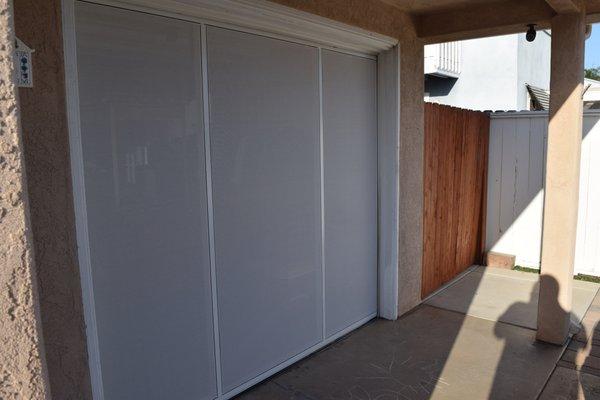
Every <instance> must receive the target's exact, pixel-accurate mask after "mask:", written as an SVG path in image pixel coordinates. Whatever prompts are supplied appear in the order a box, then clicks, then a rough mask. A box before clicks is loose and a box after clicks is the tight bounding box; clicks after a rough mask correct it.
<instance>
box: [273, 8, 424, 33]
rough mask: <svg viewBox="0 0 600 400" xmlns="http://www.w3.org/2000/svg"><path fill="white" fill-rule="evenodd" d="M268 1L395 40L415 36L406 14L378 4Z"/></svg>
mask: <svg viewBox="0 0 600 400" xmlns="http://www.w3.org/2000/svg"><path fill="white" fill-rule="evenodd" d="M271 1H272V2H273V3H279V4H282V5H284V6H288V7H292V8H295V9H297V10H301V11H305V12H308V13H311V14H315V15H319V16H321V17H324V18H329V19H332V20H334V21H338V22H342V23H345V24H348V25H353V26H356V27H359V28H362V29H365V30H368V31H372V32H376V33H379V34H382V35H386V36H390V37H393V38H396V39H402V38H405V37H410V36H413V35H414V34H415V27H414V24H413V21H412V19H411V18H410V17H409V16H408V14H407V13H404V12H402V11H401V10H400V9H399V8H398V7H394V6H392V5H390V4H386V3H384V2H382V1H379V0H325V1H323V0H271Z"/></svg>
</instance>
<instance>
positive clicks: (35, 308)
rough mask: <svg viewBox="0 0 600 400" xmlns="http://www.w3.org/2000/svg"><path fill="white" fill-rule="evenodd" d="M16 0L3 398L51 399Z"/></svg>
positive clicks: (3, 75) (3, 120)
mask: <svg viewBox="0 0 600 400" xmlns="http://www.w3.org/2000/svg"><path fill="white" fill-rule="evenodd" d="M14 42H15V34H14V25H13V8H12V0H0V287H1V288H2V289H1V291H0V343H2V344H1V346H0V348H1V351H0V374H1V375H2V380H1V382H0V398H2V399H32V400H40V399H49V398H50V388H49V384H48V375H47V369H46V363H45V357H44V350H43V344H42V332H41V323H40V314H39V298H38V296H37V290H36V284H37V280H36V273H35V264H34V258H33V249H32V233H31V224H30V221H29V208H28V196H27V188H26V179H25V170H24V159H23V136H22V133H21V129H20V125H19V113H18V98H17V88H16V85H15V79H14V64H13V58H14V55H13V51H14Z"/></svg>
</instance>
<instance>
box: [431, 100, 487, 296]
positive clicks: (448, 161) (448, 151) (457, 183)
mask: <svg viewBox="0 0 600 400" xmlns="http://www.w3.org/2000/svg"><path fill="white" fill-rule="evenodd" d="M489 130H490V118H489V115H488V114H486V113H482V112H475V111H469V110H462V109H459V108H454V107H448V106H442V105H438V104H431V103H426V104H425V171H424V172H425V175H424V180H425V182H424V187H425V193H424V201H425V204H424V227H423V234H424V238H423V240H424V247H423V275H422V285H421V295H422V296H423V297H425V296H427V295H429V294H430V293H432V292H433V291H435V290H436V289H438V288H439V287H440V286H442V285H443V284H444V283H446V282H448V281H450V280H451V279H452V278H454V277H455V276H456V275H458V274H459V273H461V272H462V271H464V270H465V269H467V268H468V267H470V266H471V265H473V264H478V263H481V262H482V257H483V250H484V245H485V224H486V223H485V218H486V194H487V189H486V182H487V165H488V141H489Z"/></svg>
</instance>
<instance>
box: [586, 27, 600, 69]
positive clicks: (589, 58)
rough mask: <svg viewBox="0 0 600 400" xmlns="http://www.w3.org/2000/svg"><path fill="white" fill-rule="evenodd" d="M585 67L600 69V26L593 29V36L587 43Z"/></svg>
mask: <svg viewBox="0 0 600 400" xmlns="http://www.w3.org/2000/svg"><path fill="white" fill-rule="evenodd" d="M585 67H586V68H592V67H600V24H594V25H593V27H592V36H591V37H590V38H589V39H588V40H586V41H585Z"/></svg>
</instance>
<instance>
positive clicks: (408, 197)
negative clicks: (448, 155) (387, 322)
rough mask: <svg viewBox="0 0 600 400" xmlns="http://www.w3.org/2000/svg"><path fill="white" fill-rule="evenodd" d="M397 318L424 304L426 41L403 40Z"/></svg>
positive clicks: (401, 43)
mask: <svg viewBox="0 0 600 400" xmlns="http://www.w3.org/2000/svg"><path fill="white" fill-rule="evenodd" d="M399 47H400V140H399V143H400V149H399V153H400V154H399V160H400V185H399V189H400V193H399V205H398V212H399V225H400V226H399V229H398V236H399V237H398V242H399V243H398V315H402V314H404V313H405V312H407V311H409V310H410V309H412V308H413V307H415V306H416V305H418V304H419V303H420V301H421V274H422V264H423V188H424V187H423V185H424V181H423V175H424V170H423V166H424V164H423V163H424V157H425V142H424V137H425V130H424V114H425V109H424V107H425V105H424V100H423V92H424V77H423V76H424V73H423V69H424V65H423V64H424V61H423V58H424V42H423V41H422V40H420V39H418V38H413V39H405V40H401V41H400V43H399Z"/></svg>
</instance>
